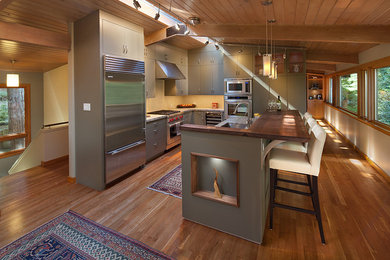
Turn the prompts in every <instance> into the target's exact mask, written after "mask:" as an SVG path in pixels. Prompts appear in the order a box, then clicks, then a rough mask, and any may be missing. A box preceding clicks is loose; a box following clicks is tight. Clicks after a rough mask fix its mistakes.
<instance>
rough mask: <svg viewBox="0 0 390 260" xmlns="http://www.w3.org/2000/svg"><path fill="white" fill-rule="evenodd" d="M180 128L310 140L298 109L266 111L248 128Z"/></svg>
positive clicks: (189, 125)
mask: <svg viewBox="0 0 390 260" xmlns="http://www.w3.org/2000/svg"><path fill="white" fill-rule="evenodd" d="M180 129H181V131H195V132H205V133H214V134H227V135H238V136H248V137H257V138H266V139H272V140H286V141H296V142H307V141H309V140H310V136H309V134H308V132H307V129H306V127H305V124H304V122H303V119H302V118H301V116H300V115H299V112H298V111H297V110H288V111H275V112H265V113H264V114H262V116H261V117H260V118H258V119H257V120H256V121H254V122H253V124H252V125H251V126H250V127H249V128H248V129H239V128H229V127H215V126H204V125H193V124H185V125H182V126H181V127H180Z"/></svg>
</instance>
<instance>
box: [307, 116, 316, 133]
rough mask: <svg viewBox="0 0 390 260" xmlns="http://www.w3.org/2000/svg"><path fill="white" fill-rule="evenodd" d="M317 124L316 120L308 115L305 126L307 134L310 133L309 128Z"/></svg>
mask: <svg viewBox="0 0 390 260" xmlns="http://www.w3.org/2000/svg"><path fill="white" fill-rule="evenodd" d="M315 125H317V121H316V120H315V119H314V118H312V117H310V118H309V119H308V120H307V121H306V128H307V131H308V132H309V134H311V130H312V128H313V127H314V126H315Z"/></svg>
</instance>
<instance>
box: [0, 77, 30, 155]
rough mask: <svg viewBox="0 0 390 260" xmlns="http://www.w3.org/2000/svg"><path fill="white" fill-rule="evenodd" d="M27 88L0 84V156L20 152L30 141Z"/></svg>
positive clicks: (25, 86) (26, 86)
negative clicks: (7, 86) (8, 86)
mask: <svg viewBox="0 0 390 260" xmlns="http://www.w3.org/2000/svg"><path fill="white" fill-rule="evenodd" d="M29 90H30V88H29V86H28V85H24V86H21V87H18V88H6V87H5V85H3V84H1V85H0V158H3V157H7V156H11V155H15V154H18V153H21V152H22V151H23V150H24V148H25V147H26V146H27V145H28V143H29V142H30V127H29V125H30V118H29V116H30V113H29V109H30V108H29V104H30V102H29V101H30V100H29V98H30V95H29Z"/></svg>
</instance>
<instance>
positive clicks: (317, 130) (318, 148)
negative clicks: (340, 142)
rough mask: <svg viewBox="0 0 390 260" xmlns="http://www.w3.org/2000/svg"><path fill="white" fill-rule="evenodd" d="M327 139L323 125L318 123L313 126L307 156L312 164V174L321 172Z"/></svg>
mask: <svg viewBox="0 0 390 260" xmlns="http://www.w3.org/2000/svg"><path fill="white" fill-rule="evenodd" d="M325 139H326V133H325V131H324V129H322V127H320V126H319V125H318V124H317V125H315V126H314V127H313V128H312V131H311V134H310V141H309V144H308V146H307V156H308V157H309V162H310V164H311V174H312V175H315V176H318V174H319V173H320V166H321V158H322V151H323V150H324V144H325Z"/></svg>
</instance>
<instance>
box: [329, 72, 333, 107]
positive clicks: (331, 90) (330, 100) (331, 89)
mask: <svg viewBox="0 0 390 260" xmlns="http://www.w3.org/2000/svg"><path fill="white" fill-rule="evenodd" d="M328 103H331V104H332V103H333V78H329V88H328Z"/></svg>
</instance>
